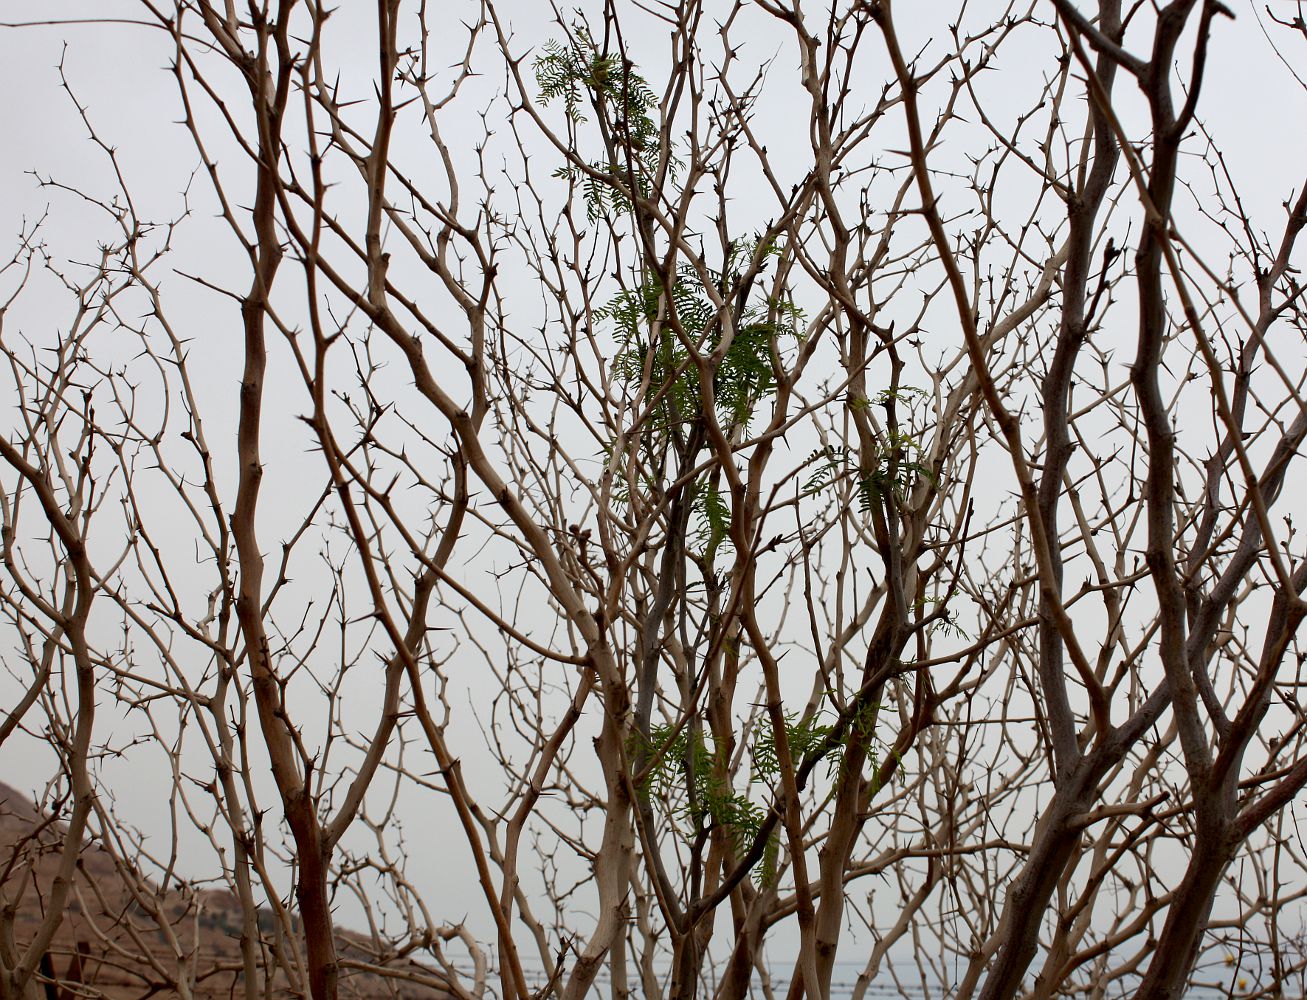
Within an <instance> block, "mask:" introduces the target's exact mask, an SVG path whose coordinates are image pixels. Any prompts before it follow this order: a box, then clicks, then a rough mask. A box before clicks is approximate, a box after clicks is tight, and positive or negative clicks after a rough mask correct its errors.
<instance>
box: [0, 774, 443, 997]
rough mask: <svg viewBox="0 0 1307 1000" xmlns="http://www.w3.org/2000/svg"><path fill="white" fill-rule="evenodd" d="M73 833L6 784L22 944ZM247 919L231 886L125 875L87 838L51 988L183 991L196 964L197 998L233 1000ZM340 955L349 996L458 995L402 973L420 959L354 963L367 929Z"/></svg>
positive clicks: (1, 857)
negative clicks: (365, 968)
mask: <svg viewBox="0 0 1307 1000" xmlns="http://www.w3.org/2000/svg"><path fill="white" fill-rule="evenodd" d="M66 832H67V829H66V827H65V826H64V825H63V823H61V822H59V821H58V820H57V819H51V818H49V817H46V816H43V815H42V814H41V812H40V810H38V809H37V808H36V807H35V806H34V805H33V803H32V800H31V799H30V798H29V797H28V796H27V795H24V794H22V793H21V792H19V791H17V790H15V789H14V788H11V787H10V786H8V785H5V784H3V783H0V921H3V920H5V919H6V917H8V918H9V919H12V921H13V936H14V940H15V942H16V943H17V945H18V946H19V947H20V948H22V947H23V946H25V945H26V944H27V943H28V942H30V941H31V939H32V937H33V935H34V934H35V932H36V929H37V927H38V926H39V924H40V922H41V920H42V919H43V917H44V916H45V914H46V912H47V900H48V897H49V890H50V886H51V884H52V882H53V879H54V873H55V870H56V867H57V865H58V861H59V855H60V850H61V844H62V841H63V838H64V836H65V835H66ZM241 923H242V920H241V911H240V907H239V904H238V902H237V900H236V899H235V897H234V896H232V895H231V894H230V893H228V892H225V891H215V890H200V891H195V890H192V889H189V888H186V887H178V888H167V889H164V888H161V887H160V886H159V885H157V884H155V883H154V882H151V881H149V880H147V879H144V878H140V877H135V876H133V875H132V874H131V873H127V872H124V871H123V870H122V867H121V866H120V865H118V864H116V863H115V862H114V859H113V857H112V856H111V855H110V854H109V852H108V851H106V850H104V849H103V848H102V847H100V846H99V845H96V844H93V843H90V844H85V845H83V847H82V850H81V855H80V857H79V859H78V872H77V877H76V881H75V885H74V890H73V892H72V894H71V896H70V899H69V902H68V905H67V906H66V907H65V913H64V919H63V921H62V922H61V924H60V927H59V930H58V933H57V934H56V935H55V938H54V943H53V946H52V947H51V948H50V950H49V954H48V955H47V957H46V960H45V962H44V963H43V969H44V970H45V973H46V975H47V976H49V977H51V978H53V979H55V980H58V985H53V986H51V987H49V988H48V989H47V991H46V995H47V997H48V998H49V1000H75V998H76V1000H80V998H83V997H88V996H91V997H95V996H98V997H104V998H106V1000H129V998H131V1000H144V998H146V997H160V996H161V997H168V996H176V995H177V989H176V986H175V981H176V976H177V971H176V970H177V969H178V968H179V967H182V968H188V969H190V970H193V972H192V975H193V982H194V996H195V998H196V1000H217V998H219V997H221V998H227V1000H232V998H236V997H239V996H241V995H243V991H244V987H243V975H242V972H241V969H242V965H241V954H240V928H241ZM259 924H260V925H261V927H260V930H261V931H263V932H271V931H272V929H273V927H274V924H275V921H274V920H273V914H272V913H271V912H270V911H262V912H261V913H260V915H259ZM2 933H3V927H0V934H2ZM269 938H270V939H271V934H269ZM340 953H341V957H342V959H343V960H345V965H346V968H345V969H344V971H343V973H342V981H341V991H340V992H341V996H342V997H352V998H357V1000H374V998H375V1000H381V998H383V997H384V998H387V1000H398V998H412V1000H419V998H421V1000H442V998H444V997H447V996H449V995H450V994H449V993H448V991H445V990H442V989H436V988H432V987H428V986H422V985H417V984H415V983H414V982H412V981H411V980H410V981H406V979H405V978H403V974H404V973H406V972H412V971H413V967H412V966H411V965H404V964H398V965H396V966H395V971H396V972H397V973H400V974H401V977H400V978H391V977H385V978H383V977H382V976H380V975H376V974H373V973H368V972H362V971H359V970H357V969H350V968H349V967H348V965H349V960H351V959H353V960H355V961H364V960H366V959H367V956H368V949H367V947H366V941H365V939H364V938H363V937H362V936H360V935H354V934H350V933H344V934H342V936H341V940H340ZM269 985H270V986H271V989H267V988H266V987H268V986H269ZM260 995H261V996H275V997H292V996H296V995H298V994H297V993H296V992H295V991H293V990H291V989H290V988H289V986H288V983H287V982H285V980H284V977H281V976H277V977H275V978H274V981H273V982H272V983H271V984H267V983H261V984H260Z"/></svg>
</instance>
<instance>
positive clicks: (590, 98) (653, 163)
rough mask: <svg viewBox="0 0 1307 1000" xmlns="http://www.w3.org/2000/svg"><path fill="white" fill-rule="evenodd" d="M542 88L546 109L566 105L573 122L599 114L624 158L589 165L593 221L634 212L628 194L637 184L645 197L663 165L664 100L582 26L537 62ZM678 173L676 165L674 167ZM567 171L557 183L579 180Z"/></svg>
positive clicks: (587, 185) (559, 174)
mask: <svg viewBox="0 0 1307 1000" xmlns="http://www.w3.org/2000/svg"><path fill="white" fill-rule="evenodd" d="M535 75H536V84H537V86H539V88H540V97H541V100H542V101H544V103H546V104H548V103H550V102H551V101H558V100H561V101H562V102H563V108H564V110H565V112H566V113H567V117H568V118H570V119H571V120H572V121H573V122H576V123H578V124H579V123H581V122H584V121H586V120H587V110H594V111H595V112H596V113H597V114H598V115H599V116H600V117H601V118H602V120H603V122H604V124H605V126H606V127H607V129H608V131H609V134H610V135H611V136H612V139H613V148H614V149H615V151H616V152H617V153H618V154H619V155H618V157H617V158H616V161H614V158H613V157H611V156H608V155H605V157H604V158H603V159H602V160H594V161H590V162H588V166H589V167H590V170H589V171H585V172H583V173H584V180H583V182H582V184H583V189H584V192H585V199H586V214H587V216H588V217H589V218H590V219H591V221H593V220H594V219H597V218H599V217H601V216H603V215H604V213H605V212H627V211H630V208H631V205H630V199H629V198H628V197H627V195H626V193H625V191H626V190H629V185H630V184H631V183H634V184H635V186H636V188H637V190H639V192H640V193H641V194H642V195H645V196H647V195H648V194H649V192H650V189H651V185H650V180H649V179H650V178H651V177H652V176H653V175H654V174H656V173H657V171H658V167H659V165H660V162H661V160H660V157H661V153H660V151H659V129H658V123H657V122H656V121H655V120H654V116H653V112H654V111H655V109H656V108H657V107H658V97H657V95H656V94H655V93H654V92H653V89H652V88H651V87H650V86H649V83H648V81H647V80H645V78H644V77H643V76H641V75H640V74H639V73H638V72H636V71H635V69H634V67H633V66H632V65H631V64H630V63H629V62H627V61H624V60H622V59H620V58H618V57H616V56H612V55H607V54H604V53H603V52H601V51H600V50H599V48H598V46H597V45H596V44H595V42H594V39H593V38H592V37H591V35H590V32H589V31H588V30H587V29H586V28H585V26H584V25H576V26H574V28H573V30H572V37H571V39H570V40H569V41H568V42H567V43H563V42H560V41H558V40H556V39H550V40H549V41H547V42H545V44H544V54H543V55H541V56H539V57H538V58H537V59H536V61H535ZM668 166H669V168H670V169H672V170H674V169H675V160H674V159H673V160H671V161H670V162H669V164H668ZM576 173H577V170H576V168H575V167H573V166H565V167H561V168H560V169H558V170H556V171H555V172H554V176H556V177H574V176H576Z"/></svg>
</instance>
